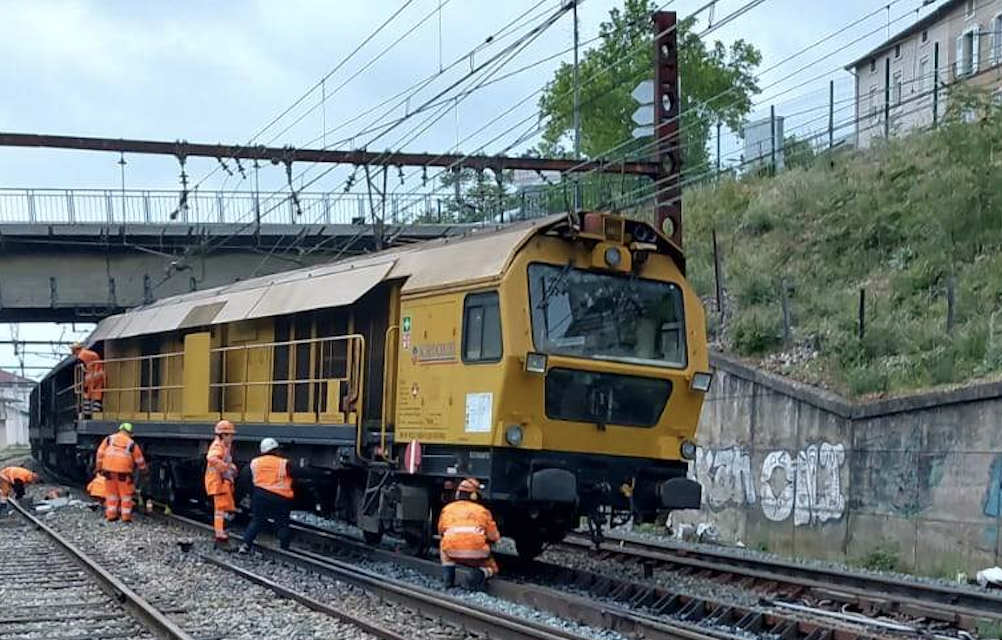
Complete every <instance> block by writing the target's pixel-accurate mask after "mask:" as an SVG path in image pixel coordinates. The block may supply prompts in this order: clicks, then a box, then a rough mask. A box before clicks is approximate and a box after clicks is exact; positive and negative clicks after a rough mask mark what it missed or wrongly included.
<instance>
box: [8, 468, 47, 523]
mask: <svg viewBox="0 0 1002 640" xmlns="http://www.w3.org/2000/svg"><path fill="white" fill-rule="evenodd" d="M36 482H38V474H37V473H35V472H34V471H29V470H28V469H25V468H24V467H4V468H3V469H0V514H6V513H7V498H9V497H10V494H11V492H13V493H14V497H15V498H17V499H18V500H20V499H21V498H23V497H24V487H25V486H26V485H29V484H34V483H36Z"/></svg>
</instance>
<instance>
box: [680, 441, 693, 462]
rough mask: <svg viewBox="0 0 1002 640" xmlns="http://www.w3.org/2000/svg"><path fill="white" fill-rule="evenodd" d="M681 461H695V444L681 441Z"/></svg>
mask: <svg viewBox="0 0 1002 640" xmlns="http://www.w3.org/2000/svg"><path fill="white" fill-rule="evenodd" d="M680 449H681V451H680V453H681V454H682V459H683V460H695V459H696V443H695V442H693V441H692V440H683V441H682V446H681V447H680Z"/></svg>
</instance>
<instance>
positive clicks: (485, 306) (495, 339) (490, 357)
mask: <svg viewBox="0 0 1002 640" xmlns="http://www.w3.org/2000/svg"><path fill="white" fill-rule="evenodd" d="M500 359H501V306H500V303H499V302H498V293H497V291H490V292H488V293H473V294H470V295H468V296H466V300H465V301H464V302H463V362H497V361H498V360H500Z"/></svg>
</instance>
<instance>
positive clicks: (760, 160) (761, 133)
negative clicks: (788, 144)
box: [741, 116, 785, 171]
mask: <svg viewBox="0 0 1002 640" xmlns="http://www.w3.org/2000/svg"><path fill="white" fill-rule="evenodd" d="M774 120H775V121H774ZM741 137H742V138H743V139H744V148H745V151H744V170H746V171H755V170H757V169H762V168H766V167H772V166H774V165H775V169H776V171H782V170H783V166H784V165H785V161H784V156H783V118H782V117H780V116H776V117H775V119H773V118H772V117H768V118H763V119H761V120H755V121H753V122H748V123H746V124H745V125H744V126H743V127H742V129H741ZM773 146H775V155H773Z"/></svg>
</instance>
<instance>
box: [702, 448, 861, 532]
mask: <svg viewBox="0 0 1002 640" xmlns="http://www.w3.org/2000/svg"><path fill="white" fill-rule="evenodd" d="M695 462H696V464H695V465H694V475H695V478H696V480H698V481H699V482H700V484H702V485H703V490H704V495H705V499H706V503H707V505H709V507H710V508H711V509H722V508H725V507H729V506H730V507H733V506H746V507H750V506H752V505H755V504H758V505H759V506H760V508H761V509H762V514H763V515H764V516H765V517H766V518H768V519H769V520H772V521H773V522H783V521H785V520H787V519H788V518H790V517H791V516H792V518H793V524H794V525H797V526H807V525H814V524H824V523H825V522H829V521H836V520H839V519H841V518H842V516H843V515H845V507H846V498H845V492H844V490H843V485H842V477H841V472H842V467H843V466H844V465H845V446H844V445H842V444H831V443H828V442H822V443H820V444H812V445H810V446H808V447H805V448H804V449H801V450H800V451H798V452H796V453H792V452H790V451H786V450H776V451H770V452H769V453H767V454H766V456H765V458H764V459H763V460H762V465H761V467H760V468H758V469H756V470H757V471H758V473H757V474H756V473H754V472H753V471H752V459H751V454H750V453H749V451H748V449H747V448H745V447H741V446H737V445H734V446H731V447H726V448H719V449H717V448H709V447H699V448H698V449H697V451H696V461H695Z"/></svg>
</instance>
